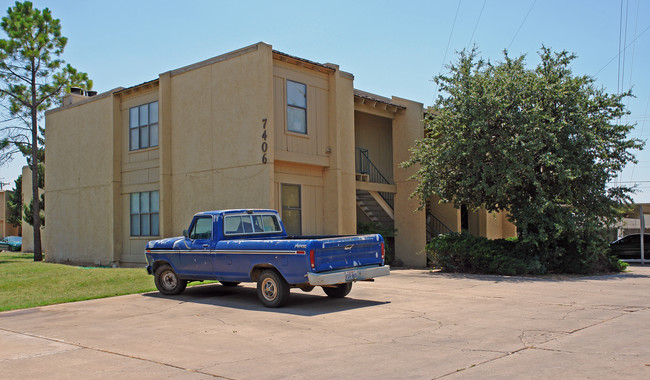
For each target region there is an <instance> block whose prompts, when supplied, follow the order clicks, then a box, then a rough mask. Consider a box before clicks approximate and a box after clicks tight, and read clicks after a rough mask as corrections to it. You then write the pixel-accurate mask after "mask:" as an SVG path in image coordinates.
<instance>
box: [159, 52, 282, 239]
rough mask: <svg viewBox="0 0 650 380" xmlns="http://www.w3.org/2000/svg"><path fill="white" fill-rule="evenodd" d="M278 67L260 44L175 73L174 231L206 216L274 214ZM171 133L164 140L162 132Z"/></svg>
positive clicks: (172, 84) (172, 125)
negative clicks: (239, 211) (250, 211)
mask: <svg viewBox="0 0 650 380" xmlns="http://www.w3.org/2000/svg"><path fill="white" fill-rule="evenodd" d="M272 71H273V63H272V51H271V47H270V46H269V45H266V44H263V43H260V44H257V45H253V46H251V47H248V48H244V49H240V50H239V51H236V52H233V53H229V54H228V55H226V56H222V57H220V58H219V59H218V60H216V61H214V62H212V61H207V62H203V63H199V64H196V65H193V66H190V67H188V68H184V69H179V70H175V71H172V72H171V73H170V83H169V87H170V93H171V97H170V99H169V102H168V103H166V104H167V105H168V106H169V108H170V111H169V112H170V115H169V117H170V118H171V119H170V123H169V124H166V126H168V127H169V128H170V129H169V133H170V137H169V138H170V139H171V141H173V148H172V149H171V153H170V157H169V173H171V178H170V179H169V181H170V191H171V198H172V199H173V202H172V205H171V207H170V210H171V213H172V219H171V224H172V227H171V229H170V230H167V231H166V232H169V231H171V232H172V233H173V234H180V233H181V232H182V230H183V229H185V228H187V226H188V224H189V222H190V219H191V217H192V215H193V214H194V213H196V212H199V211H203V210H217V209H229V208H269V207H272V206H273V200H274V199H275V198H274V193H273V186H272V184H273V167H272V163H273V154H272V152H271V149H269V150H268V151H267V160H268V161H267V163H266V164H264V163H263V162H262V155H263V153H262V151H261V145H262V142H263V139H262V134H263V131H264V129H263V125H264V123H263V119H266V120H267V123H266V129H267V130H268V131H269V133H268V135H271V137H270V139H269V138H267V144H269V146H273V145H272V143H273V140H272V136H273V128H274V125H273V124H274V123H273V102H272V99H273V75H272ZM165 133H167V132H165Z"/></svg>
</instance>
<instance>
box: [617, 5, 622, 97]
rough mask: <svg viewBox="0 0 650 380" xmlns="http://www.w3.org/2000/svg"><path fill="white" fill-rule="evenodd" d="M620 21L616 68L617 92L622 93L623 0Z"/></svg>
mask: <svg viewBox="0 0 650 380" xmlns="http://www.w3.org/2000/svg"><path fill="white" fill-rule="evenodd" d="M619 15H620V17H619V21H618V68H617V69H616V93H617V94H620V93H621V37H622V36H623V0H621V11H620V13H619Z"/></svg>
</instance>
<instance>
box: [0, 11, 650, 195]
mask: <svg viewBox="0 0 650 380" xmlns="http://www.w3.org/2000/svg"><path fill="white" fill-rule="evenodd" d="M34 3H35V5H36V7H37V8H41V9H42V8H44V7H48V8H50V9H51V10H52V12H53V14H54V17H56V18H59V19H60V20H61V23H62V26H63V34H64V35H65V36H66V37H68V38H69V41H68V45H67V48H66V51H65V54H64V59H65V60H66V61H67V62H69V63H71V64H72V65H73V66H75V67H76V68H78V69H79V70H82V71H85V72H87V73H88V74H89V75H90V77H91V79H93V81H94V88H95V90H98V91H100V92H103V91H106V90H110V89H112V88H115V87H119V86H123V87H128V86H132V85H135V84H139V83H142V82H145V81H148V80H151V79H155V78H157V77H158V74H160V73H163V72H165V71H168V70H171V69H175V68H178V67H181V66H185V65H188V64H192V63H194V62H197V61H200V60H203V59H207V58H210V57H214V56H217V55H220V54H223V53H226V52H229V51H232V50H235V49H238V48H240V47H243V46H247V45H250V44H253V43H256V42H259V41H264V42H266V43H269V44H271V45H273V48H274V49H276V50H280V51H282V52H285V53H288V54H291V55H296V56H299V57H302V58H306V59H309V60H313V61H317V62H323V63H324V62H332V63H336V64H338V65H340V67H341V69H342V70H344V71H348V72H351V73H353V74H354V76H355V87H356V88H358V89H362V90H365V91H369V92H373V93H376V94H379V95H383V96H391V95H395V96H399V97H404V98H408V99H413V100H417V101H420V102H422V103H424V105H425V106H428V105H431V104H432V102H433V99H434V96H435V92H436V88H435V85H434V83H433V82H431V78H432V77H433V76H434V75H436V74H438V73H439V72H440V71H441V70H444V64H446V63H449V61H451V60H454V59H455V52H456V51H459V50H462V49H463V48H467V47H471V45H472V44H474V43H476V44H477V45H478V46H479V48H480V51H481V55H482V56H483V57H484V58H490V59H491V60H493V61H498V60H500V58H501V56H502V54H501V53H502V51H503V49H505V48H508V51H509V52H510V54H511V55H519V54H527V56H528V63H529V65H534V64H536V63H537V61H538V59H537V53H536V52H537V51H538V50H539V48H540V46H541V45H542V44H544V45H546V46H548V47H551V48H552V49H554V50H568V51H570V52H574V53H576V54H577V55H578V59H577V60H576V61H574V64H573V70H574V73H576V74H588V75H592V76H595V78H596V79H597V83H598V85H600V86H602V87H604V88H605V89H606V90H607V91H608V92H617V90H618V88H622V89H628V88H632V89H633V92H634V94H635V96H636V98H634V99H630V100H629V103H628V107H629V109H630V111H631V112H632V114H631V115H630V117H629V121H630V122H633V123H636V124H637V127H636V129H635V131H634V133H633V136H634V137H638V138H642V139H648V137H650V120H649V119H650V115H649V108H648V106H649V104H650V80H649V79H650V75H649V74H648V67H649V66H650V30H649V28H650V17H649V16H650V1H647V0H624V1H623V2H622V3H621V1H620V0H610V1H604V0H568V1H567V0H562V1H557V0H536V1H535V0H519V1H514V0H513V1H499V0H487V1H484V0H461V1H458V0H448V1H407V0H401V1H395V0H393V1H335V0H331V1H325V2H312V1H304V0H303V1H275V2H271V1H216V0H215V1H192V0H187V1H182V2H181V1H166V0H156V1H148V0H147V1H145V0H137V1H136V0H130V1H123V0H111V1H88V0H86V1H81V0H67V1H60V0H59V1H54V0H51V1H50V0H35V1H34ZM12 4H13V1H7V0H0V12H1V14H2V16H4V15H6V9H7V8H8V7H9V6H11V5H12ZM621 4H622V6H623V23H622V24H623V27H622V29H621V22H620V21H621ZM626 20H627V21H626ZM3 37H4V36H3ZM635 39H636V40H635ZM619 40H621V44H622V43H623V41H626V45H628V47H627V49H626V50H625V51H624V54H621V55H620V60H619V56H618V52H619ZM634 40H635V41H634ZM637 157H638V159H639V161H640V162H639V164H637V165H631V166H630V167H628V168H627V169H626V170H625V171H624V172H623V173H622V174H621V176H620V181H623V182H630V181H631V182H639V189H640V192H639V193H638V194H637V195H636V196H635V197H634V198H635V200H636V201H637V202H650V146H649V147H648V148H647V149H646V150H645V151H643V152H640V153H638V152H637ZM23 164H24V159H23V158H22V157H18V158H16V159H15V160H14V161H13V162H12V163H11V164H10V165H9V166H5V167H0V178H2V181H3V182H12V185H13V180H14V179H15V178H16V177H17V176H18V174H19V168H20V167H21V166H22V165H23Z"/></svg>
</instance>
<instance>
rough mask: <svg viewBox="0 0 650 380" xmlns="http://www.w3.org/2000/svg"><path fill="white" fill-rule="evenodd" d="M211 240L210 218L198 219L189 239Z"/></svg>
mask: <svg viewBox="0 0 650 380" xmlns="http://www.w3.org/2000/svg"><path fill="white" fill-rule="evenodd" d="M210 238H212V218H211V217H207V218H199V219H197V220H196V223H194V226H193V227H192V231H190V239H193V240H194V239H210Z"/></svg>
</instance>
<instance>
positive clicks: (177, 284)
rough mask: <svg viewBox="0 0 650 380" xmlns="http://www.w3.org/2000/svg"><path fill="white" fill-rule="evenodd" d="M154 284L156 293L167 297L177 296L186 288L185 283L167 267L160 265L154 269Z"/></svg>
mask: <svg viewBox="0 0 650 380" xmlns="http://www.w3.org/2000/svg"><path fill="white" fill-rule="evenodd" d="M154 282H155V283H156V288H158V291H159V292H160V293H162V294H165V295H168V296H169V295H174V294H179V293H181V292H182V291H183V290H185V287H187V281H185V280H182V279H181V278H180V277H178V275H177V274H176V272H174V270H173V269H172V267H170V266H169V265H161V266H160V267H158V269H156V273H155V274H154Z"/></svg>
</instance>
